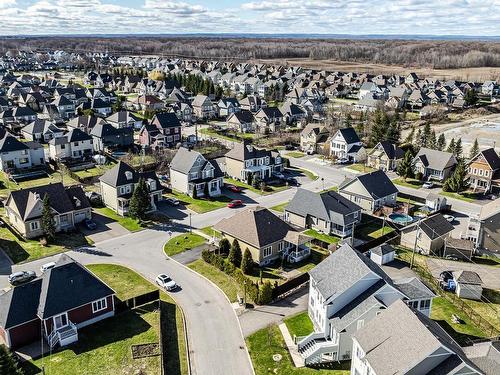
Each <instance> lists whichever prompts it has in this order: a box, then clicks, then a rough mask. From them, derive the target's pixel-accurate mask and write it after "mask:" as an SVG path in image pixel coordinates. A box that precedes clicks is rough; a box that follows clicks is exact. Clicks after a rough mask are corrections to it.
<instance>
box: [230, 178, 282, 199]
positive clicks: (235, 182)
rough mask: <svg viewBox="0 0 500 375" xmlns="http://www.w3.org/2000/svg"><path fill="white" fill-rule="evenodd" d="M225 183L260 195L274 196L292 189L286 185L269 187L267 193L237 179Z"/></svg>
mask: <svg viewBox="0 0 500 375" xmlns="http://www.w3.org/2000/svg"><path fill="white" fill-rule="evenodd" d="M224 182H225V183H227V184H231V185H235V186H239V187H241V188H243V189H247V190H250V191H253V192H254V193H256V194H260V195H268V194H273V193H276V192H278V191H283V190H286V189H289V188H290V187H289V186H286V185H282V186H273V185H267V190H266V191H262V190H260V189H256V188H254V187H253V186H251V185H248V184H246V183H244V182H241V181H238V180H235V179H232V178H225V179H224Z"/></svg>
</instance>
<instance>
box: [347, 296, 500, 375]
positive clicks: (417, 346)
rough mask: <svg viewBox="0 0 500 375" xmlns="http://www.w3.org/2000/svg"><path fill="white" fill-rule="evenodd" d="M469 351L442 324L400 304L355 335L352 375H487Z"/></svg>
mask: <svg viewBox="0 0 500 375" xmlns="http://www.w3.org/2000/svg"><path fill="white" fill-rule="evenodd" d="M469 348H470V347H469ZM465 349H467V348H465ZM465 349H462V348H461V347H460V345H459V344H458V343H457V342H456V341H455V340H454V339H453V338H452V337H451V336H450V335H449V334H448V333H447V332H446V331H445V330H444V329H443V328H442V327H441V326H440V325H439V324H438V322H436V321H434V320H432V319H429V317H428V316H426V315H424V314H422V313H420V312H419V311H418V310H415V309H412V308H411V307H410V306H408V305H407V304H405V303H404V302H403V301H396V302H394V303H393V304H392V305H390V306H389V307H388V308H387V309H385V310H384V311H382V312H381V313H380V314H378V315H377V316H375V317H374V318H373V319H372V320H371V321H370V322H368V324H366V325H364V326H363V327H360V329H359V330H358V331H357V332H356V333H355V334H354V336H353V339H352V361H351V374H354V375H383V374H442V375H451V374H471V375H473V374H474V375H483V374H484V372H483V371H481V370H480V368H479V367H478V366H476V365H475V364H474V362H473V361H471V360H470V359H469V358H468V357H467V355H466V354H465V353H464V350H465ZM471 352H477V350H476V351H475V350H472V351H471ZM475 354H476V355H477V353H475ZM485 362H486V363H488V365H489V364H492V362H493V361H491V360H489V361H488V360H486V361H481V363H485ZM493 366H495V365H493ZM487 367H490V366H487ZM493 368H494V367H493ZM492 374H493V372H492Z"/></svg>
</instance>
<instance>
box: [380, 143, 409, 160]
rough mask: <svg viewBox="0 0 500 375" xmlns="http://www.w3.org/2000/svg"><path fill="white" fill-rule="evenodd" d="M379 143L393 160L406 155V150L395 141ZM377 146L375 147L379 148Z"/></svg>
mask: <svg viewBox="0 0 500 375" xmlns="http://www.w3.org/2000/svg"><path fill="white" fill-rule="evenodd" d="M379 145H380V147H382V149H383V150H384V152H385V154H386V155H387V157H388V158H389V159H391V160H392V159H396V160H397V159H401V158H402V157H403V156H404V151H403V150H402V149H401V148H400V147H398V146H397V145H395V144H394V143H391V142H389V141H381V142H379ZM377 146H378V145H377ZM377 146H375V148H377ZM375 148H374V149H375Z"/></svg>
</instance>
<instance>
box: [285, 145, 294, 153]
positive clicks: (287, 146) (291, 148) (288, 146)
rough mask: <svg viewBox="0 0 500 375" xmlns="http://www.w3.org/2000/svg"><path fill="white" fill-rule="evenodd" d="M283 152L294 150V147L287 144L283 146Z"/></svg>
mask: <svg viewBox="0 0 500 375" xmlns="http://www.w3.org/2000/svg"><path fill="white" fill-rule="evenodd" d="M285 150H287V151H290V150H295V147H294V145H292V144H290V143H289V144H287V145H285Z"/></svg>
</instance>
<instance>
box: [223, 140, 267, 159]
mask: <svg viewBox="0 0 500 375" xmlns="http://www.w3.org/2000/svg"><path fill="white" fill-rule="evenodd" d="M225 156H226V158H230V159H235V160H240V161H244V160H249V159H255V158H263V157H266V156H269V157H271V152H270V151H267V150H263V149H259V148H255V146H253V145H252V144H251V143H250V142H248V140H244V141H243V142H241V143H235V144H234V147H233V148H232V149H231V150H229V151H228V152H227V153H226V155H225Z"/></svg>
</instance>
